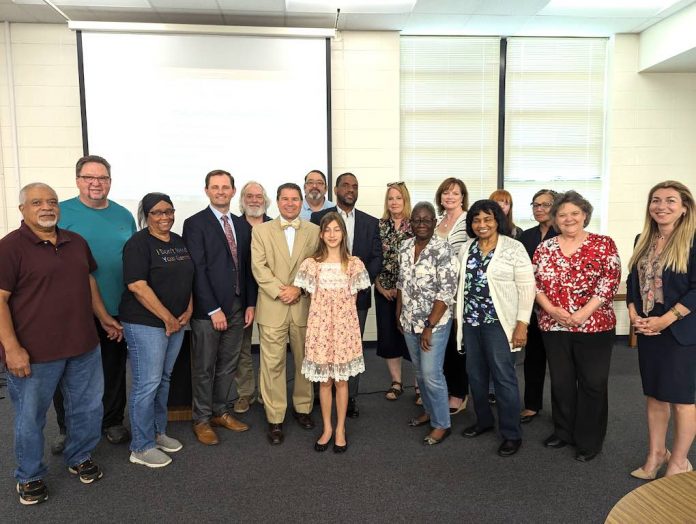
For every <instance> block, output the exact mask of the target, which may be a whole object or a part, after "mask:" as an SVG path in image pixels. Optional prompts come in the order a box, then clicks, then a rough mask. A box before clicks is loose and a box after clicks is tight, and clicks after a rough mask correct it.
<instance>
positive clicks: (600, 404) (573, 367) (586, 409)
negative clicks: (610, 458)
mask: <svg viewBox="0 0 696 524" xmlns="http://www.w3.org/2000/svg"><path fill="white" fill-rule="evenodd" d="M614 335H615V331H614V330H613V329H612V330H610V331H602V332H599V333H571V332H568V331H546V332H544V333H543V334H542V337H543V338H544V345H545V346H546V350H547V356H548V360H549V371H550V372H551V407H552V410H553V411H552V417H553V425H554V431H555V434H556V436H557V437H558V438H560V439H563V440H565V441H567V442H574V443H575V444H576V446H577V449H578V451H583V452H587V453H597V452H599V451H600V450H601V449H602V443H603V442H604V436H605V435H606V433H607V417H608V412H609V394H608V382H609V367H610V364H611V351H612V348H613V346H614V338H615V336H614Z"/></svg>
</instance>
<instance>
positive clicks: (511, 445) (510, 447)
mask: <svg viewBox="0 0 696 524" xmlns="http://www.w3.org/2000/svg"><path fill="white" fill-rule="evenodd" d="M521 446H522V439H518V440H510V439H508V440H504V441H503V443H502V444H501V445H500V447H499V448H498V455H500V456H501V457H510V456H512V455H514V454H515V453H517V452H518V451H519V449H520V447H521Z"/></svg>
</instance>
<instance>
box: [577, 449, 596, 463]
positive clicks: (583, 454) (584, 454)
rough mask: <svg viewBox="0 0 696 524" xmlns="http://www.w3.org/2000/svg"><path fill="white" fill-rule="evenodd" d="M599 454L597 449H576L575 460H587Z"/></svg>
mask: <svg viewBox="0 0 696 524" xmlns="http://www.w3.org/2000/svg"><path fill="white" fill-rule="evenodd" d="M598 454H599V451H578V453H577V454H576V455H575V460H577V461H578V462H589V461H590V460H592V459H594V458H595V457H596V456H597V455H598Z"/></svg>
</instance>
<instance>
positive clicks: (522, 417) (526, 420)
mask: <svg viewBox="0 0 696 524" xmlns="http://www.w3.org/2000/svg"><path fill="white" fill-rule="evenodd" d="M538 414H539V412H537V413H534V414H533V415H520V423H521V424H529V423H530V422H531V421H532V420H533V419H534V417H536V416H537V415H538Z"/></svg>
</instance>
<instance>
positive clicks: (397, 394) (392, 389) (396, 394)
mask: <svg viewBox="0 0 696 524" xmlns="http://www.w3.org/2000/svg"><path fill="white" fill-rule="evenodd" d="M394 386H399V389H396V388H395V387H394ZM403 393H404V387H403V385H402V384H401V382H397V381H396V380H394V381H393V382H392V383H391V387H390V388H389V389H388V390H387V392H386V393H385V394H384V398H386V399H387V400H392V401H394V400H397V399H398V398H399V397H400V396H401V395H403ZM389 394H392V395H394V396H393V397H390V396H389Z"/></svg>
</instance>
